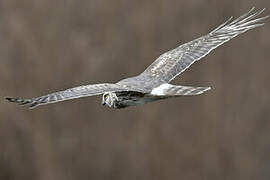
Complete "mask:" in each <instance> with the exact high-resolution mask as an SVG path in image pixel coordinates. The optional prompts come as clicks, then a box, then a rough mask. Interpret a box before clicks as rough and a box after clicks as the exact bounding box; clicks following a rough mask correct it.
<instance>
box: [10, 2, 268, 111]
mask: <svg viewBox="0 0 270 180" xmlns="http://www.w3.org/2000/svg"><path fill="white" fill-rule="evenodd" d="M254 9H255V8H254V7H253V8H251V9H250V10H249V11H248V12H247V13H246V14H244V15H242V16H240V17H239V18H237V19H235V20H233V19H232V18H233V17H231V18H229V19H228V20H227V21H226V22H225V23H223V24H221V25H220V26H218V27H217V28H215V29H214V30H212V31H211V32H210V33H208V34H206V35H204V36H202V37H200V38H197V39H195V40H193V41H190V42H188V43H185V44H182V45H180V46H178V47H177V48H175V49H172V50H170V51H168V52H166V53H164V54H162V55H160V56H159V57H158V58H157V59H156V60H155V61H154V62H153V63H152V64H151V65H150V66H149V67H147V68H146V70H145V71H144V72H142V73H141V74H139V75H138V76H135V77H130V78H126V79H123V80H121V81H119V82H117V83H103V84H91V85H86V86H79V87H74V88H71V89H67V90H64V91H59V92H55V93H51V94H48V95H45V96H40V97H36V98H29V99H23V98H12V97H6V100H8V101H10V102H14V103H18V104H19V105H29V107H30V108H31V109H32V108H35V107H37V106H39V105H45V104H50V103H56V102H60V101H65V100H70V99H75V98H81V97H87V96H94V95H103V96H102V105H107V106H109V107H111V108H116V109H120V108H125V107H128V106H135V105H140V104H145V103H148V102H153V101H156V100H160V99H166V98H171V97H180V96H190V95H198V94H202V93H204V92H206V91H208V90H210V89H211V88H210V87H191V86H180V85H172V84H169V82H170V81H171V80H173V79H174V78H175V77H176V76H178V75H179V74H181V73H182V72H184V71H185V70H186V69H187V68H188V67H189V66H190V65H192V64H193V63H194V62H196V61H198V60H200V59H202V58H203V57H204V56H206V55H207V54H208V53H210V52H211V51H212V50H214V49H215V48H217V47H218V46H220V45H222V44H224V43H225V42H227V41H229V40H231V39H232V38H234V37H236V36H238V35H239V34H242V33H244V32H246V31H248V30H250V29H253V28H256V27H259V26H262V25H264V23H263V20H265V19H266V18H268V17H269V16H264V17H259V18H257V17H258V16H259V15H260V14H261V13H262V12H263V11H264V9H262V10H260V11H256V12H254Z"/></svg>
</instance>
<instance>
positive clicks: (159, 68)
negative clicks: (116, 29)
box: [142, 8, 268, 82]
mask: <svg viewBox="0 0 270 180" xmlns="http://www.w3.org/2000/svg"><path fill="white" fill-rule="evenodd" d="M253 10H254V8H252V9H251V10H250V11H249V12H248V13H246V14H244V15H242V16H240V17H239V18H237V19H235V20H233V21H232V17H231V18H230V19H229V20H227V21H226V22H225V23H223V24H221V25H220V26H218V27H217V28H216V29H214V30H213V31H211V32H210V33H209V34H207V35H205V36H202V37H200V38H198V39H195V40H193V41H190V42H188V43H186V44H183V45H181V46H179V47H177V48H176V49H173V50H171V51H169V52H166V53H164V54H162V55H161V56H160V57H159V58H158V59H157V60H156V61H154V62H153V63H152V64H151V65H150V66H149V67H148V68H147V69H146V70H145V71H144V72H143V73H142V75H147V76H148V77H149V76H151V77H152V78H154V79H155V78H158V79H160V82H164V81H165V82H169V81H171V80H172V79H174V78H175V77H176V76H177V75H179V74H180V73H182V72H183V71H185V70H186V69H187V68H188V67H189V66H190V65H191V64H193V63H194V62H195V61H198V60H200V59H201V58H203V57H204V56H206V55H207V54H208V53H210V52H211V51H212V50H213V49H215V48H217V47H218V46H220V45H222V44H223V43H225V42H227V41H229V40H230V39H232V38H234V37H236V36H237V35H239V34H242V33H244V32H246V31H248V30H250V29H253V28H255V27H259V26H262V25H264V23H262V21H263V20H265V19H266V18H268V16H265V17H261V18H257V19H255V17H257V16H259V15H260V14H261V13H262V12H263V11H264V9H262V10H261V11H257V12H255V13H252V11H253Z"/></svg>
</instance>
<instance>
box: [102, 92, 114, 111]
mask: <svg viewBox="0 0 270 180" xmlns="http://www.w3.org/2000/svg"><path fill="white" fill-rule="evenodd" d="M117 101H118V98H117V96H116V94H115V93H114V92H106V93H104V94H103V96H102V103H101V104H102V105H106V106H109V107H113V108H115V105H116V102H117Z"/></svg>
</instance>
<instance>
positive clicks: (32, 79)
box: [0, 0, 270, 180]
mask: <svg viewBox="0 0 270 180" xmlns="http://www.w3.org/2000/svg"><path fill="white" fill-rule="evenodd" d="M252 6H256V7H257V8H263V7H265V8H267V10H266V13H265V14H270V1H269V0H257V1H252V0H237V1H236V0H226V1H214V0H208V1H202V0H186V1H183V0H181V1H180V0H156V1H150V0H147V1H142V0H136V1H124V0H114V1H110V0H39V1H36V0H27V1H26V0H1V1H0V96H1V101H0V179H1V180H14V179H20V180H36V179H38V180H74V179H80V180H84V179H91V180H92V179H94V180H96V179H97V180H99V179H102V180H103V179H104V180H105V179H110V180H134V179H140V180H152V179H153V180H165V179H166V180H167V179H170V180H172V179H188V180H198V179H205V180H210V179H211V180H212V179H213V180H217V179H222V180H223V179H228V180H232V179H237V180H239V179H243V180H251V179H259V180H269V179H270V109H269V105H270V95H269V93H270V83H269V82H270V80H269V78H270V71H269V68H270V60H269V57H270V48H269V47H270V34H269V30H270V23H269V22H268V23H267V24H266V25H265V26H264V27H262V28H258V29H255V30H252V31H249V32H247V33H245V34H244V35H241V36H239V37H238V38H236V39H233V40H232V41H230V42H229V43H227V44H225V45H223V46H222V47H221V48H218V49H217V50H215V51H214V52H212V53H211V54H210V55H208V56H207V58H205V59H204V60H205V61H200V62H198V63H196V64H194V65H193V66H192V68H190V69H188V70H187V71H186V72H185V73H184V74H182V76H181V77H178V78H176V80H175V81H174V82H173V83H175V84H183V85H195V86H196V85H197V86H212V87H213V89H212V90H211V91H210V92H208V93H206V94H204V95H201V96H195V97H183V98H179V99H169V100H166V101H159V102H155V103H152V104H147V105H144V106H138V107H131V108H127V109H122V110H114V109H109V108H106V107H103V106H101V104H100V103H101V97H91V98H84V99H77V100H72V101H67V102H64V103H58V104H52V105H48V106H41V107H39V108H37V109H35V110H28V109H26V108H21V107H17V106H15V105H14V104H10V103H7V102H5V101H3V96H6V95H10V96H22V97H32V96H39V95H44V94H47V93H49V92H53V91H57V90H63V89H66V88H69V87H73V86H78V85H81V84H88V83H99V82H115V81H117V80H120V79H122V78H124V77H128V76H134V75H136V74H138V73H140V72H142V71H143V70H144V69H145V68H146V66H148V65H149V64H150V63H151V62H152V61H154V59H155V58H157V57H158V56H159V55H160V54H161V53H163V52H165V51H167V50H169V49H172V48H175V47H176V46H178V45H180V44H181V43H184V42H187V41H190V40H192V39H194V38H197V37H199V36H201V35H203V34H206V33H207V32H209V31H210V30H211V29H213V28H214V27H216V26H218V25H219V24H221V23H222V22H224V21H225V20H226V19H227V18H229V17H230V16H231V15H233V16H235V17H237V16H240V15H242V14H243V13H245V12H247V11H248V10H249V9H250V8H251V7H252Z"/></svg>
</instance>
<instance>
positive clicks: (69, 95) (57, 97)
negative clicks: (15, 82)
mask: <svg viewBox="0 0 270 180" xmlns="http://www.w3.org/2000/svg"><path fill="white" fill-rule="evenodd" d="M110 91H112V92H123V91H138V92H139V91H140V90H138V89H134V88H132V87H127V86H121V85H117V84H109V83H105V84H93V85H86V86H79V87H75V88H71V89H67V90H64V91H59V92H55V93H51V94H48V95H45V96H40V97H36V98H30V99H23V98H11V97H6V100H8V101H10V102H14V103H18V104H19V105H28V106H29V107H30V108H31V109H32V108H35V107H37V106H39V105H45V104H50V103H56V102H60V101H65V100H69V99H76V98H81V97H87V96H94V95H100V94H103V93H105V92H110Z"/></svg>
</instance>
